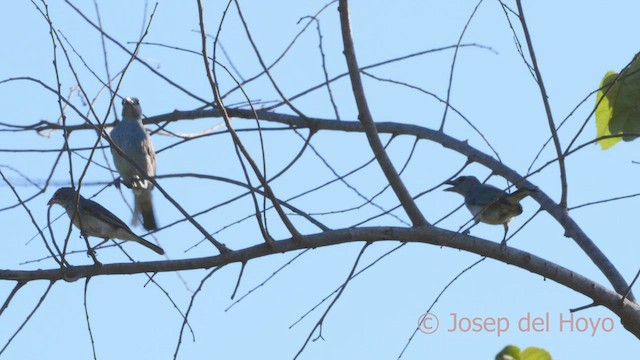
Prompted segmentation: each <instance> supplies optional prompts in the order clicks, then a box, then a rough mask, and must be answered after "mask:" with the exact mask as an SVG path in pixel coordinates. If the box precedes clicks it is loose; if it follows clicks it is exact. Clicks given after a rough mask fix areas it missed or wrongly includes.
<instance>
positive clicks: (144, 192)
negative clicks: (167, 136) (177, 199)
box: [109, 97, 158, 230]
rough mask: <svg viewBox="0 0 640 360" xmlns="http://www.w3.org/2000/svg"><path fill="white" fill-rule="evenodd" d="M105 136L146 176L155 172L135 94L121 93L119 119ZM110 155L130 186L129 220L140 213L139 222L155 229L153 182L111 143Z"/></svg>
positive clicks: (149, 143)
mask: <svg viewBox="0 0 640 360" xmlns="http://www.w3.org/2000/svg"><path fill="white" fill-rule="evenodd" d="M109 136H111V140H113V142H114V143H115V144H116V145H117V146H118V147H119V148H120V149H121V150H122V151H123V152H124V153H125V154H126V156H127V157H128V158H129V160H131V162H133V163H134V164H136V166H137V167H138V168H140V169H141V170H142V171H143V172H144V174H145V175H146V176H148V177H154V176H156V152H155V150H154V149H153V143H152V142H151V137H150V136H149V134H147V132H146V131H145V129H144V125H143V124H142V108H141V107H140V100H138V98H135V97H125V98H124V99H123V100H122V121H120V122H119V123H118V124H117V125H116V126H114V128H113V130H111V133H110V134H109ZM111 155H113V162H114V164H115V165H116V169H118V172H119V173H120V177H121V178H122V183H123V184H124V185H125V186H126V187H128V188H130V189H132V190H133V196H134V202H135V207H134V212H133V221H132V224H133V225H136V224H137V222H138V217H139V216H140V215H142V225H143V226H144V228H145V229H147V230H155V229H157V228H158V225H157V224H156V217H155V215H154V214H153V203H152V202H151V190H153V183H152V182H151V181H149V180H145V179H143V177H142V176H141V174H140V171H138V170H137V169H136V168H135V167H134V166H132V165H131V162H129V161H127V159H125V158H124V157H122V156H120V154H118V152H117V151H116V150H115V149H114V148H113V146H112V147H111Z"/></svg>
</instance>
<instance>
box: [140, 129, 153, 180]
mask: <svg viewBox="0 0 640 360" xmlns="http://www.w3.org/2000/svg"><path fill="white" fill-rule="evenodd" d="M145 138H146V141H145V142H144V144H143V148H144V149H143V151H144V153H145V154H146V156H147V159H148V161H147V166H146V169H147V175H148V176H156V151H155V150H154V149H153V143H152V142H151V136H149V134H147V133H146V132H145Z"/></svg>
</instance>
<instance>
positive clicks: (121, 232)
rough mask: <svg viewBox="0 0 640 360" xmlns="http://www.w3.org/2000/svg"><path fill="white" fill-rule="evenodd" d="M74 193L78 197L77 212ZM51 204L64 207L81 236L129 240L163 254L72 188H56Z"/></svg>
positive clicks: (108, 212) (160, 249)
mask: <svg viewBox="0 0 640 360" xmlns="http://www.w3.org/2000/svg"><path fill="white" fill-rule="evenodd" d="M76 195H77V196H79V197H80V200H79V202H78V210H77V212H76ZM53 204H58V205H61V206H62V207H63V208H64V209H65V211H66V212H67V215H69V218H71V222H73V225H75V226H76V227H77V228H78V229H80V233H81V234H82V236H94V237H98V238H102V239H105V240H107V239H120V240H131V241H135V242H137V243H139V244H140V245H143V246H145V247H147V248H149V249H151V250H153V251H155V252H157V253H158V254H160V255H164V250H163V249H162V248H161V247H159V246H158V245H156V244H153V243H151V242H149V241H147V240H145V239H143V238H141V237H140V236H138V235H136V234H134V233H133V231H131V229H129V227H128V226H127V224H125V223H124V222H122V220H120V219H118V217H117V216H115V215H113V214H112V213H111V212H110V211H109V210H107V209H105V208H104V207H102V205H100V204H98V203H97V202H95V201H92V200H88V199H85V198H84V197H82V195H80V194H78V193H76V192H75V191H74V190H73V189H72V188H68V187H63V188H60V189H58V190H57V191H56V192H55V194H53V197H51V200H49V202H48V203H47V205H49V206H51V205H53ZM74 214H75V215H76V216H74Z"/></svg>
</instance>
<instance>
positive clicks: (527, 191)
mask: <svg viewBox="0 0 640 360" xmlns="http://www.w3.org/2000/svg"><path fill="white" fill-rule="evenodd" d="M535 192H537V190H535V189H531V188H526V187H521V188H519V189H518V190H516V191H514V192H512V193H511V194H509V195H507V196H506V198H505V199H506V200H507V201H509V202H510V203H512V204H515V203H518V202H520V200H522V199H524V198H525V197H527V196H529V195H531V194H533V193H535Z"/></svg>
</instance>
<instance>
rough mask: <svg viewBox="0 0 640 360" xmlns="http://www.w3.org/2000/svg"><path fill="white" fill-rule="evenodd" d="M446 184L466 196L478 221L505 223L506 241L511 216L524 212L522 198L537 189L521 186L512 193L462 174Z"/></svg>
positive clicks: (494, 223) (470, 208)
mask: <svg viewBox="0 0 640 360" xmlns="http://www.w3.org/2000/svg"><path fill="white" fill-rule="evenodd" d="M445 184H447V185H452V187H450V188H447V189H444V190H445V191H452V192H455V193H458V194H460V195H462V196H464V204H465V205H466V206H467V209H469V211H470V212H471V214H473V218H474V220H475V221H476V223H478V222H483V223H486V224H492V225H498V224H502V225H504V238H503V239H502V244H504V243H505V242H506V239H507V232H508V231H509V221H511V218H513V217H516V216H518V215H520V214H522V205H520V200H522V199H523V198H525V197H526V196H528V195H530V194H532V193H533V192H535V191H536V190H533V189H528V188H520V189H518V190H516V191H514V192H512V193H510V194H509V193H507V192H505V191H503V190H500V189H498V188H497V187H495V186H491V185H488V184H483V183H481V182H480V180H478V179H477V178H476V177H474V176H460V177H458V178H456V179H453V180H450V181H446V182H445Z"/></svg>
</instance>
